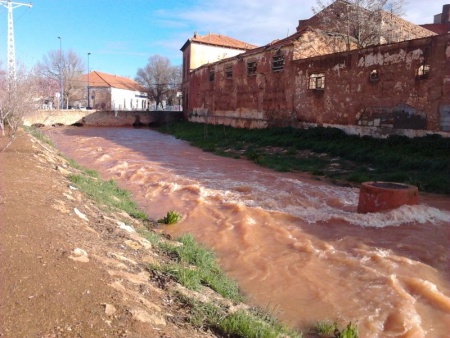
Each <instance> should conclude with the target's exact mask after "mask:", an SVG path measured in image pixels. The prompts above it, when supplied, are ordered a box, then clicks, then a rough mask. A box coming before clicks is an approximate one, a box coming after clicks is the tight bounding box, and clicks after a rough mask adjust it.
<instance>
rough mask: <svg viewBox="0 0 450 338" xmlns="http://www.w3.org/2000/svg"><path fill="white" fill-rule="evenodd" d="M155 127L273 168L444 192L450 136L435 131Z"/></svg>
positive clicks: (183, 124) (449, 189) (447, 189)
mask: <svg viewBox="0 0 450 338" xmlns="http://www.w3.org/2000/svg"><path fill="white" fill-rule="evenodd" d="M159 131H161V132H164V133H169V134H172V135H174V136H175V137H177V138H179V139H183V140H186V141H188V142H190V143H191V144H192V145H193V146H196V147H199V148H201V149H203V150H205V151H209V152H214V153H215V154H218V155H221V156H228V157H234V158H241V157H244V158H247V159H249V160H251V161H253V162H255V163H257V164H259V165H261V166H265V167H268V168H272V169H274V170H278V171H304V172H310V173H313V174H319V175H321V176H322V175H324V176H326V177H329V178H332V179H334V180H347V181H352V182H356V183H361V182H364V181H395V182H399V183H406V184H414V185H417V186H418V187H419V189H420V190H422V191H429V192H435V193H441V194H450V184H448V182H449V181H450V156H449V154H450V139H449V138H443V137H441V136H439V135H428V136H424V137H416V138H407V137H405V136H389V137H388V138H386V139H376V138H372V137H368V136H363V137H360V136H356V135H347V134H345V133H344V132H343V131H342V130H340V129H337V128H323V127H317V128H309V129H294V128H268V129H237V128H231V127H226V126H214V125H205V124H201V123H190V122H175V123H173V124H170V125H165V126H163V127H161V128H160V129H159ZM369 168H370V170H369ZM439 182H441V183H440V184H439Z"/></svg>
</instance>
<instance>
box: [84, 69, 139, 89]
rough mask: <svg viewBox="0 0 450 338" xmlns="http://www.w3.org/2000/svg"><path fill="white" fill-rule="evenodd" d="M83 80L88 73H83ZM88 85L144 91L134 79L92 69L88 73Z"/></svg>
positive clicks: (85, 79)
mask: <svg viewBox="0 0 450 338" xmlns="http://www.w3.org/2000/svg"><path fill="white" fill-rule="evenodd" d="M83 81H86V82H88V75H87V74H83ZM89 86H90V87H111V88H117V89H126V90H133V91H141V92H142V91H145V90H144V89H143V88H142V86H141V85H140V84H139V83H137V82H136V81H134V80H132V79H129V78H126V77H122V76H117V75H112V74H107V73H102V72H97V71H93V72H90V73H89Z"/></svg>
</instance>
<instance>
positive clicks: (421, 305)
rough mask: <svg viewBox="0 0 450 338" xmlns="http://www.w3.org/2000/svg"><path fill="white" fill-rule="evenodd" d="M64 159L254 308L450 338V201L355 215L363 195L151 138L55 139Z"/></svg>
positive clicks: (67, 132) (299, 319) (81, 131)
mask: <svg viewBox="0 0 450 338" xmlns="http://www.w3.org/2000/svg"><path fill="white" fill-rule="evenodd" d="M47 133H48V135H49V136H50V138H51V139H52V140H53V141H54V143H55V144H56V146H57V147H58V148H59V149H60V150H61V152H62V153H64V154H65V155H66V156H67V157H69V158H72V159H74V160H76V161H77V162H78V163H80V164H82V165H83V166H86V167H89V168H92V169H95V170H97V171H98V172H99V173H100V174H101V176H102V177H103V178H104V179H114V180H116V181H117V182H118V183H119V185H120V186H121V187H123V188H125V189H127V190H129V191H131V192H132V193H133V196H134V198H135V200H136V201H137V202H138V203H139V205H140V207H141V208H142V209H143V210H145V212H146V213H147V214H148V215H149V216H150V217H151V218H154V219H158V218H162V217H163V216H165V214H166V213H167V211H169V210H176V211H178V212H180V213H181V214H182V215H183V220H182V222H180V223H179V224H176V225H172V226H167V227H166V228H165V231H166V232H168V233H171V234H172V235H175V236H178V235H180V234H182V233H192V234H194V236H195V237H196V239H197V240H198V241H199V242H201V243H204V244H205V245H206V246H208V247H210V248H211V249H213V250H214V252H215V253H216V254H217V256H218V258H219V261H220V264H221V266H222V267H223V269H224V270H225V271H226V272H227V273H228V274H229V275H230V276H231V277H232V278H234V279H235V280H237V281H238V283H239V285H240V287H241V289H242V290H243V291H244V293H245V294H247V295H248V298H249V300H250V302H252V303H254V304H257V305H259V306H261V307H263V308H268V309H270V310H271V311H273V312H274V313H275V314H276V315H277V316H278V317H279V318H280V319H282V320H283V321H285V322H286V323H287V324H289V325H290V326H292V327H296V328H299V329H301V330H306V329H307V328H308V327H310V326H311V325H313V324H314V323H315V322H316V321H319V320H330V321H336V322H338V323H340V324H341V327H342V326H343V325H346V324H347V323H348V322H350V321H352V322H353V323H356V324H357V326H358V329H359V332H360V336H361V337H433V338H434V337H450V255H449V253H450V248H449V247H450V197H448V196H437V195H431V194H423V193H421V195H420V204H419V205H416V206H403V207H401V208H399V209H396V210H393V211H389V212H383V213H373V214H358V213H357V212H356V208H357V203H358V194H359V190H358V189H356V188H348V187H339V186H334V185H330V184H326V183H324V182H321V181H318V180H315V179H313V178H311V177H310V176H308V175H306V174H298V173H295V174H294V173H278V172H274V171H271V170H269V169H265V168H261V167H259V166H257V165H256V164H253V163H251V162H249V161H246V160H237V159H231V158H223V157H218V156H215V155H213V154H210V153H205V152H202V151H201V150H199V149H197V148H194V147H191V146H190V145H189V144H187V143H186V142H184V141H181V140H178V139H176V138H174V137H172V136H168V135H163V134H160V133H158V132H155V131H152V130H149V129H132V128H88V127H84V128H76V127H65V128H55V129H51V130H48V131H47Z"/></svg>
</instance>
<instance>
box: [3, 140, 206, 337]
mask: <svg viewBox="0 0 450 338" xmlns="http://www.w3.org/2000/svg"><path fill="white" fill-rule="evenodd" d="M6 141H7V140H6V139H5V138H3V139H2V138H0V142H6ZM0 148H1V144H0ZM74 171H76V169H73V168H72V167H70V166H69V165H67V161H66V160H65V159H64V158H62V157H61V156H60V155H59V154H58V152H57V150H56V149H53V148H52V147H50V146H48V145H47V144H45V143H43V142H40V141H39V140H36V139H34V138H32V137H31V136H30V135H28V134H25V133H20V135H19V136H18V137H17V139H16V140H15V141H14V142H13V143H12V145H11V146H10V147H9V148H7V149H6V151H4V152H2V153H0V261H1V262H2V263H1V265H0V299H2V301H1V302H0V336H1V337H9V338H12V337H214V336H215V335H213V334H212V333H211V332H208V331H200V330H197V329H195V328H194V327H193V326H191V325H188V324H187V322H186V316H185V314H184V312H183V311H184V310H183V309H179V308H178V307H177V305H176V302H174V301H173V297H172V294H171V292H170V290H167V289H166V290H163V289H161V288H160V287H158V285H157V282H156V281H154V280H153V279H152V278H151V277H150V275H149V272H148V271H147V269H146V267H147V266H148V264H149V263H152V264H157V263H158V260H159V259H160V257H159V256H158V253H157V252H155V251H154V250H153V249H152V247H151V245H150V243H149V242H147V241H146V240H144V239H143V238H142V237H140V236H138V235H137V233H135V232H132V231H131V232H130V226H132V227H133V228H135V229H139V228H140V227H142V226H143V225H142V224H141V223H139V222H138V221H136V220H134V219H133V218H131V217H130V216H128V215H127V214H125V213H120V212H115V213H110V212H108V213H106V212H105V211H103V210H102V208H100V207H99V206H98V205H96V204H95V203H93V202H92V201H91V200H89V199H87V198H86V197H85V196H84V195H83V194H82V193H81V192H80V191H79V190H75V189H74V188H73V186H72V185H71V184H70V182H69V180H68V179H67V177H68V175H69V174H71V173H73V172H74Z"/></svg>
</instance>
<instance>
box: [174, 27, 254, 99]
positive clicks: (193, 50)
mask: <svg viewBox="0 0 450 338" xmlns="http://www.w3.org/2000/svg"><path fill="white" fill-rule="evenodd" d="M256 47H257V46H255V45H252V44H250V43H246V42H243V41H239V40H236V39H233V38H230V37H228V36H225V35H221V34H212V33H209V34H208V35H204V36H200V35H198V34H197V32H195V33H194V36H193V37H192V38H190V39H188V40H187V41H186V42H185V44H184V45H183V47H181V51H182V52H183V83H182V90H183V107H186V106H187V102H188V100H189V88H188V85H187V84H188V83H189V74H190V73H191V71H192V70H194V69H196V68H198V67H200V66H202V65H204V64H208V63H214V62H216V61H219V60H223V59H225V58H229V57H233V56H236V55H238V54H241V53H243V52H246V51H248V50H251V49H254V48H256Z"/></svg>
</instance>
